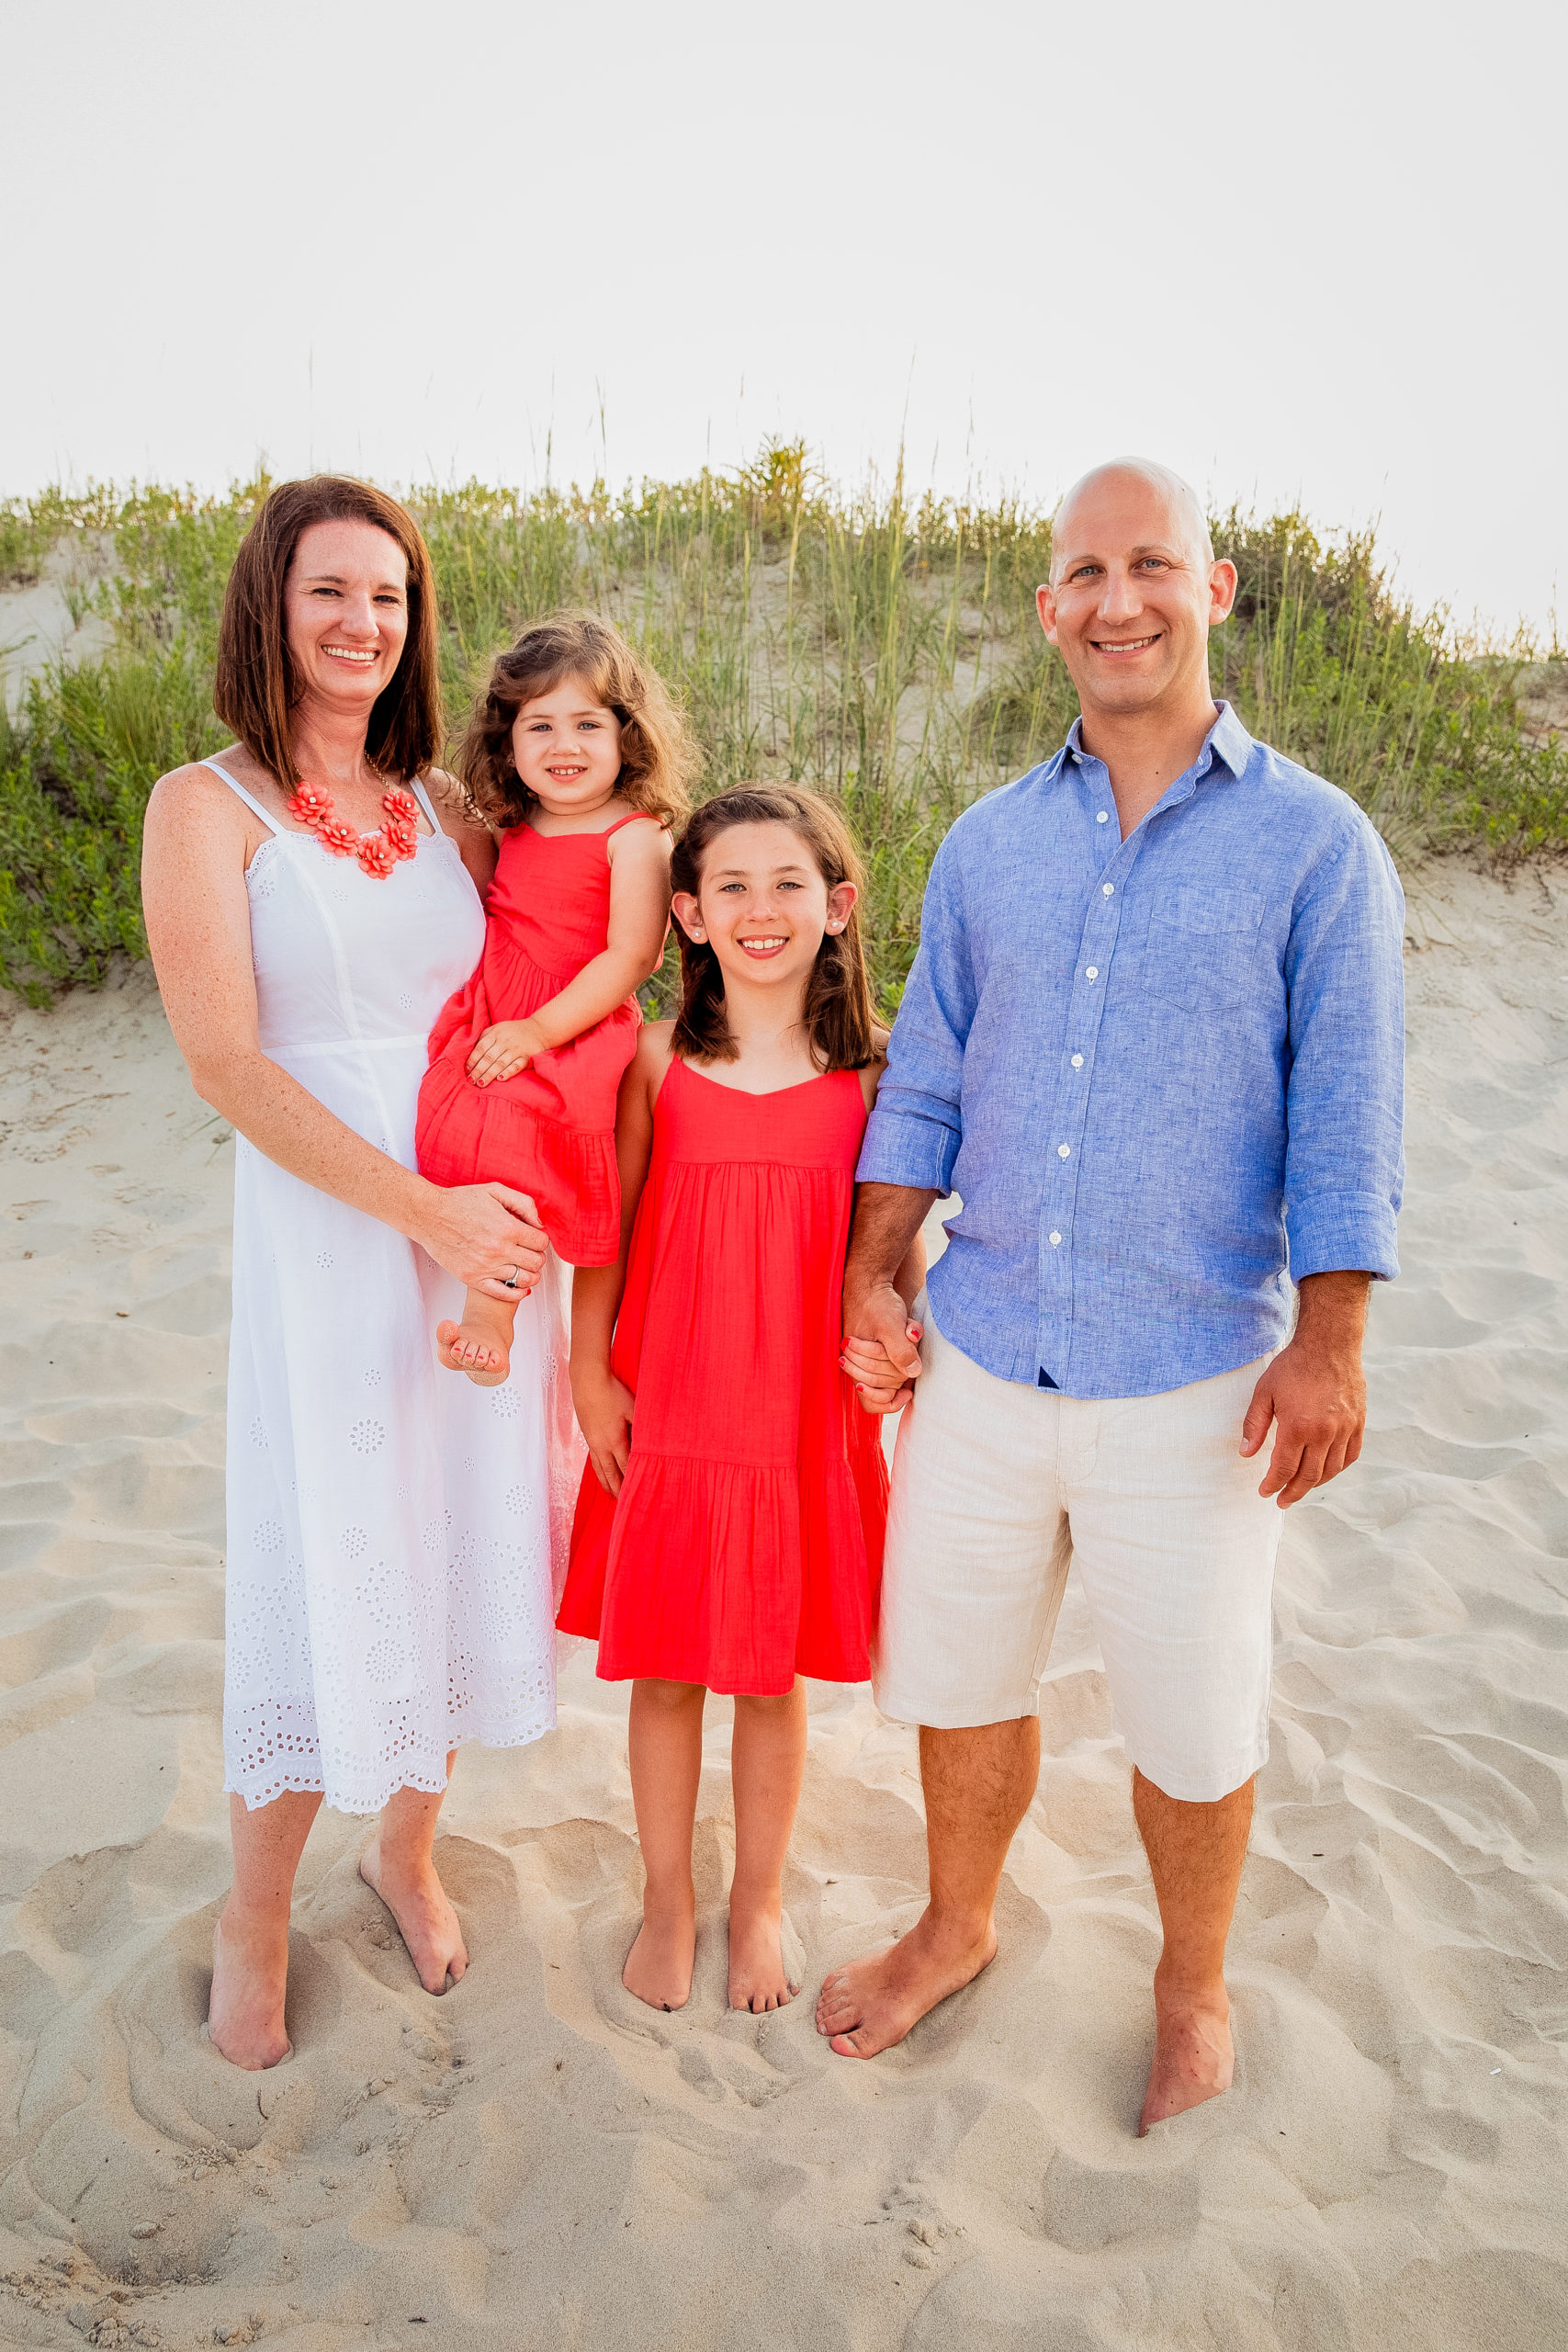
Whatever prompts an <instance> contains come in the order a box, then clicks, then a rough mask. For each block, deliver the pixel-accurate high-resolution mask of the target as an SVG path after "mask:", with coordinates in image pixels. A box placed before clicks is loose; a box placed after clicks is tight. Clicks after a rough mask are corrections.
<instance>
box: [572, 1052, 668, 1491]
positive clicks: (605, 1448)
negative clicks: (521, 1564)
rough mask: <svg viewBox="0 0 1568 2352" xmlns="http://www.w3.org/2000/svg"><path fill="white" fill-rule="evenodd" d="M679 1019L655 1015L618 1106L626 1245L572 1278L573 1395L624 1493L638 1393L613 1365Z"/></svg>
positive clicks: (599, 1459)
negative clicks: (656, 1115)
mask: <svg viewBox="0 0 1568 2352" xmlns="http://www.w3.org/2000/svg"><path fill="white" fill-rule="evenodd" d="M673 1026H674V1024H673V1023H672V1022H669V1021H655V1022H652V1023H649V1026H648V1027H647V1028H645V1029H644V1030H643V1031H642V1033H641V1035H639V1037H638V1039H637V1052H636V1054H635V1055H634V1056H633V1057H632V1060H631V1063H630V1065H629V1067H628V1069H627V1070H626V1076H625V1077H624V1078H623V1079H622V1080H621V1091H620V1095H619V1097H618V1099H617V1101H616V1104H615V1165H616V1168H617V1170H619V1174H620V1180H621V1249H620V1255H619V1256H618V1257H617V1259H616V1260H615V1264H614V1265H613V1266H579V1268H578V1269H577V1272H576V1273H575V1275H574V1276H573V1278H572V1284H571V1401H572V1404H573V1405H574V1407H575V1408H576V1410H577V1422H578V1427H579V1428H580V1429H581V1431H582V1435H583V1439H584V1441H585V1442H586V1444H587V1447H588V1457H589V1460H590V1461H591V1462H592V1464H593V1475H594V1476H595V1477H596V1478H597V1479H598V1481H599V1484H600V1485H601V1486H602V1487H604V1490H605V1492H606V1493H607V1494H612V1495H618V1494H619V1493H620V1491H621V1480H622V1478H623V1477H624V1476H625V1475H626V1460H627V1457H628V1455H629V1453H630V1452H631V1419H632V1411H633V1403H634V1400H633V1397H632V1392H631V1390H630V1389H629V1388H628V1387H627V1386H626V1383H625V1382H624V1381H621V1380H617V1379H616V1377H615V1374H614V1373H613V1372H612V1371H611V1369H610V1343H611V1341H612V1340H613V1339H614V1338H615V1317H616V1315H617V1314H618V1313H619V1311H620V1305H621V1294H622V1293H623V1291H624V1290H625V1289H626V1260H627V1258H628V1256H629V1254H630V1251H631V1240H632V1227H633V1226H634V1225H635V1224H636V1222H637V1203H638V1202H639V1201H640V1200H641V1198H642V1188H643V1185H644V1184H645V1183H646V1182H647V1181H648V1163H649V1158H650V1156H651V1154H652V1151H653V1106H654V1104H655V1103H656V1102H657V1101H658V1099H659V1090H660V1087H661V1086H662V1085H663V1083H664V1079H665V1075H666V1073H667V1071H668V1070H669V1068H670V1038H671V1032H672V1029H673Z"/></svg>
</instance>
